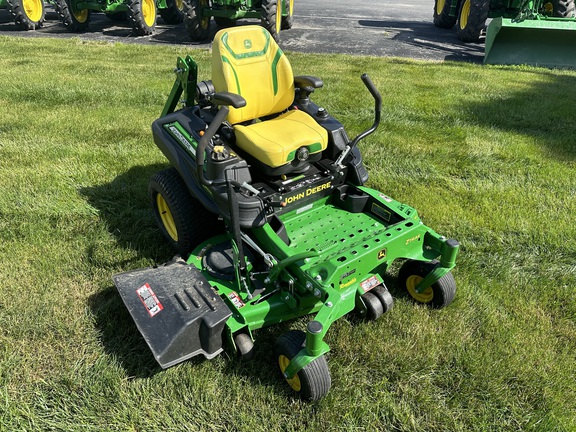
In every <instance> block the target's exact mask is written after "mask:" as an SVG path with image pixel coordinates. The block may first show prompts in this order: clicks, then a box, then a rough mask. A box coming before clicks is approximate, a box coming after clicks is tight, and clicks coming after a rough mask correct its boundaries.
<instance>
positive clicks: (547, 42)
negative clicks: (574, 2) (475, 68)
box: [484, 18, 576, 68]
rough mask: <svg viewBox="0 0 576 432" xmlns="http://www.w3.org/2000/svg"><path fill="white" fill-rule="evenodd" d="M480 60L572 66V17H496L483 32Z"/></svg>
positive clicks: (575, 51) (575, 28)
mask: <svg viewBox="0 0 576 432" xmlns="http://www.w3.org/2000/svg"><path fill="white" fill-rule="evenodd" d="M484 63H486V64H527V65H533V66H546V67H566V68H576V19H559V18H558V19H541V20H524V21H513V20H511V19H505V18H496V19H494V20H492V22H491V23H490V25H489V26H488V29H487V32H486V48H485V53H484Z"/></svg>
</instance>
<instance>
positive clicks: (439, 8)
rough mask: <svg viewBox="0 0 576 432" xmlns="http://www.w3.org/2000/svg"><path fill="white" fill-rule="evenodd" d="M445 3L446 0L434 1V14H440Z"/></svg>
mask: <svg viewBox="0 0 576 432" xmlns="http://www.w3.org/2000/svg"><path fill="white" fill-rule="evenodd" d="M445 5H446V0H438V1H437V2H436V15H441V14H442V11H443V10H444V6H445Z"/></svg>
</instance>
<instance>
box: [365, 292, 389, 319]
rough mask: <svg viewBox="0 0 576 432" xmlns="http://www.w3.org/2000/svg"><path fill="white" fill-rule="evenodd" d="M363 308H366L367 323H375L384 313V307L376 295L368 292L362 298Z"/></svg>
mask: <svg viewBox="0 0 576 432" xmlns="http://www.w3.org/2000/svg"><path fill="white" fill-rule="evenodd" d="M362 301H363V302H364V306H366V319H367V320H369V321H376V320H377V319H378V318H380V317H381V316H382V314H383V313H384V305H383V304H382V302H381V301H380V299H379V298H378V296H377V295H376V294H374V293H373V292H372V291H368V292H367V293H366V294H364V295H363V296H362Z"/></svg>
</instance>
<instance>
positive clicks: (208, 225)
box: [148, 168, 224, 255]
mask: <svg viewBox="0 0 576 432" xmlns="http://www.w3.org/2000/svg"><path fill="white" fill-rule="evenodd" d="M148 194H149V196H150V203H151V204H152V208H153V210H154V216H155V217H156V222H157V223H158V227H159V228H160V231H161V232H162V235H163V236H164V237H165V238H166V240H167V241H168V243H169V244H170V246H172V248H174V249H175V250H176V251H177V252H178V253H179V254H181V255H186V254H188V253H190V251H192V249H194V247H195V246H197V245H198V244H199V243H202V242H203V241H205V240H208V239H209V238H210V237H212V236H214V235H217V234H221V233H223V232H224V230H223V228H222V222H221V221H219V220H218V217H217V216H216V215H215V214H214V213H212V212H210V211H209V210H207V209H206V208H204V206H202V204H200V203H199V202H198V201H197V200H196V199H194V198H193V197H192V196H191V195H190V193H189V192H188V189H187V188H186V184H185V183H184V180H182V177H180V174H179V173H178V171H177V170H176V169H175V168H168V169H165V170H162V171H159V172H157V173H156V174H154V175H153V176H152V178H151V179H150V183H149V186H148Z"/></svg>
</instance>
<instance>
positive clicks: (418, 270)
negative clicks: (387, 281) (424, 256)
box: [398, 260, 456, 309]
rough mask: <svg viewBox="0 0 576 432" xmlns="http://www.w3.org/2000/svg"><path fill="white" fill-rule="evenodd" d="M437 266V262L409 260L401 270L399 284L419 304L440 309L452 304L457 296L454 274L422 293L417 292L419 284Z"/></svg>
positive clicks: (441, 279) (443, 277)
mask: <svg viewBox="0 0 576 432" xmlns="http://www.w3.org/2000/svg"><path fill="white" fill-rule="evenodd" d="M436 265H437V261H431V262H426V261H416V260H408V261H406V262H405V263H404V264H403V265H402V267H401V268H400V272H399V273H398V284H399V286H400V287H401V288H404V289H406V290H407V291H408V294H410V297H412V298H413V299H414V300H415V301H417V302H418V303H425V304H428V305H430V306H432V307H433V308H437V309H440V308H443V307H446V306H448V305H449V304H450V303H452V300H454V297H455V296H456V281H455V280H454V276H452V273H447V274H445V275H444V276H442V277H441V278H440V279H438V280H437V281H436V282H434V283H433V284H432V286H430V287H428V288H426V289H425V290H424V291H422V292H421V293H419V292H417V291H416V286H417V285H418V283H419V282H420V281H421V280H422V279H424V278H425V277H426V276H427V275H428V274H429V273H430V272H432V271H433V270H434V269H435V268H436Z"/></svg>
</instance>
